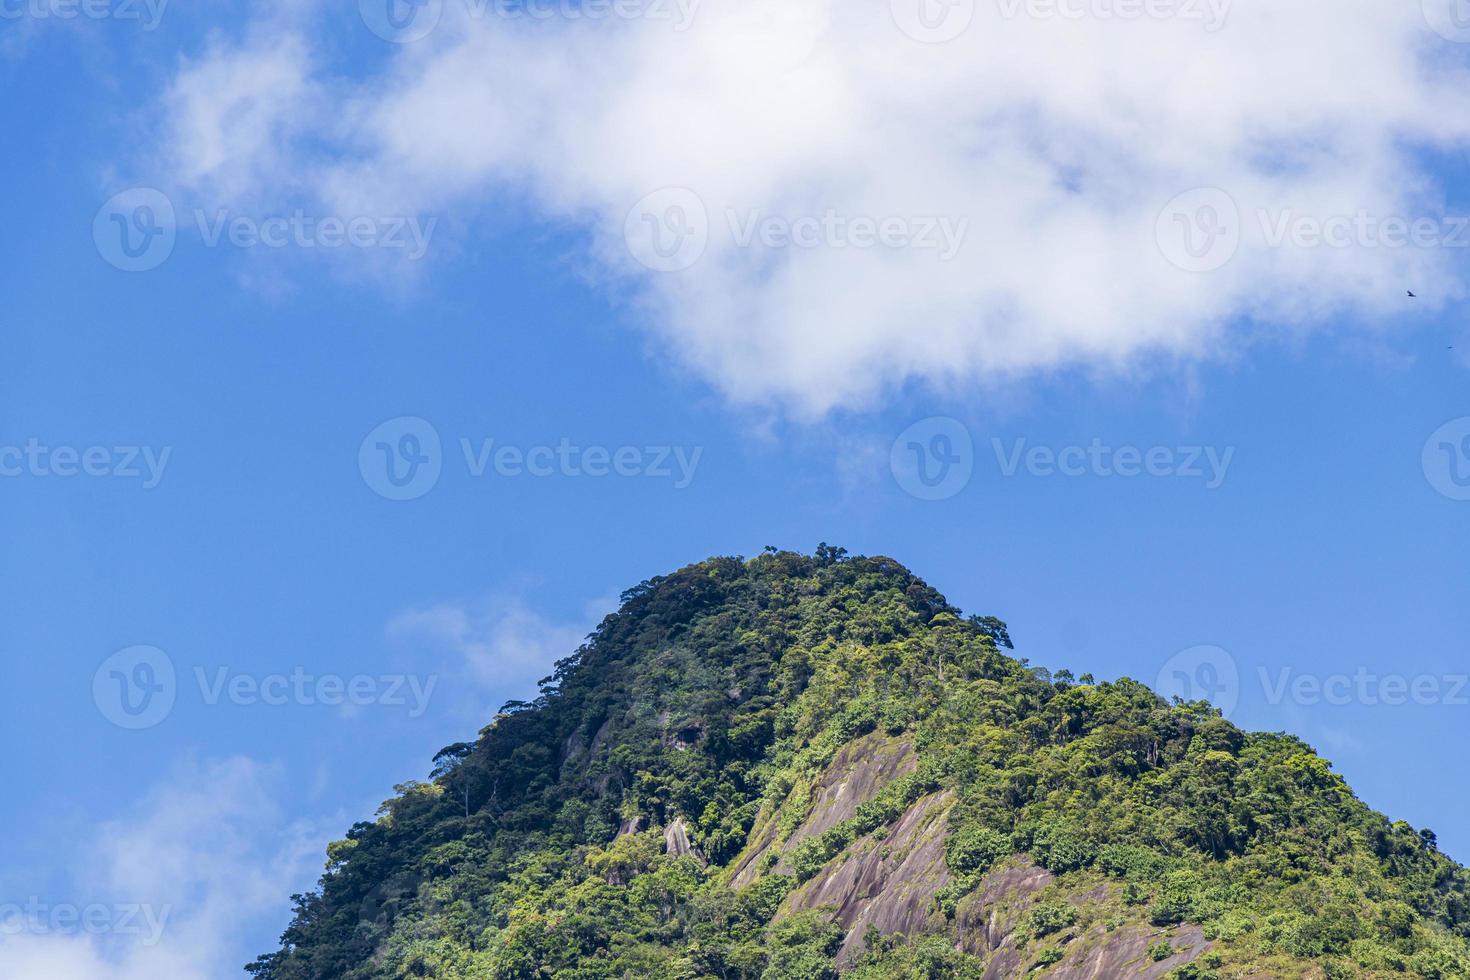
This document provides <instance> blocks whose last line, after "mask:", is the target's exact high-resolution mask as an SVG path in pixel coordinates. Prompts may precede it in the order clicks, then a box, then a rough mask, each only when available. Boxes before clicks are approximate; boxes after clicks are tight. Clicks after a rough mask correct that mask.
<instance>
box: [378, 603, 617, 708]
mask: <svg viewBox="0 0 1470 980" xmlns="http://www.w3.org/2000/svg"><path fill="white" fill-rule="evenodd" d="M616 605H617V604H616V601H615V600H612V599H599V600H596V601H593V602H589V603H587V604H586V606H585V607H584V609H583V615H582V616H581V617H579V618H578V619H577V621H575V622H565V621H558V620H555V619H553V618H551V617H548V616H546V615H544V614H543V613H541V612H539V611H537V610H536V609H534V608H533V607H532V606H530V605H529V604H528V603H527V602H526V601H525V600H524V599H522V598H520V597H518V596H492V597H487V598H484V599H480V600H476V601H473V602H444V603H438V604H435V605H429V606H423V607H420V608H416V609H409V610H406V611H404V612H401V613H399V614H398V615H396V616H394V617H393V619H392V620H391V621H389V623H388V628H387V632H388V637H389V639H390V640H393V641H396V642H399V643H403V644H412V643H429V644H431V645H433V646H435V647H437V648H439V649H442V650H447V651H449V652H451V653H453V654H455V655H456V656H458V657H459V658H460V660H461V662H462V664H463V665H464V666H465V667H466V668H467V669H468V671H469V673H470V676H471V677H472V678H473V679H474V680H475V681H476V682H477V683H478V684H479V685H480V686H481V687H482V688H484V689H488V690H491V691H493V692H495V693H496V695H497V696H505V697H511V696H520V697H530V696H531V695H532V694H534V692H535V684H536V681H538V680H540V679H541V678H543V677H545V676H547V675H548V674H550V673H551V671H552V669H553V666H554V665H555V663H556V661H558V660H562V659H565V658H566V657H569V656H571V655H572V653H574V652H575V651H576V649H577V648H578V647H579V646H581V645H582V641H583V640H584V639H586V637H587V634H588V633H590V632H592V629H593V628H594V627H595V626H596V625H597V623H598V622H599V621H600V620H601V618H602V617H603V616H604V615H606V614H607V613H609V612H611V611H612V610H613V609H614V608H616Z"/></svg>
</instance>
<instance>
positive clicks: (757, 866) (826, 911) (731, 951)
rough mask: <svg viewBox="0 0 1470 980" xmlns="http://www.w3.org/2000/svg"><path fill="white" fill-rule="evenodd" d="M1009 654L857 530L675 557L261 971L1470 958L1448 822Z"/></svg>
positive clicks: (409, 796) (606, 972)
mask: <svg viewBox="0 0 1470 980" xmlns="http://www.w3.org/2000/svg"><path fill="white" fill-rule="evenodd" d="M1010 647H1011V642H1010V638H1009V636H1008V635H1007V630H1006V626H1005V624H1004V623H1002V622H1001V621H999V620H997V619H994V618H986V617H979V616H970V617H966V616H965V615H964V614H962V613H961V611H960V610H958V609H956V608H954V607H953V606H951V605H950V604H949V603H948V602H946V601H945V599H944V597H943V596H941V595H940V594H939V593H938V592H936V591H935V590H934V589H932V588H930V587H929V586H928V585H926V584H925V583H924V582H922V581H921V580H919V579H918V578H916V577H915V576H914V575H913V574H912V573H911V572H909V571H908V570H907V569H905V568H904V567H903V566H901V565H900V564H898V563H897V562H895V561H893V560H891V559H888V558H881V557H876V558H860V557H849V556H847V555H846V553H845V552H843V551H842V550H841V549H836V548H829V547H827V546H825V545H824V546H822V547H821V548H819V549H818V550H817V553H816V554H815V555H813V556H808V555H801V554H794V553H789V552H778V551H775V550H771V549H768V551H767V553H765V554H762V555H760V556H759V557H756V558H753V559H749V560H745V559H740V558H715V559H710V560H708V561H705V562H702V563H699V564H696V565H691V566H689V567H687V568H684V569H681V570H680V571H678V572H675V573H674V574H671V575H668V576H664V577H660V578H656V579H652V580H650V581H648V582H645V583H643V584H642V585H639V586H638V587H636V588H634V589H631V590H630V591H628V592H627V593H625V594H624V596H623V605H622V608H621V609H620V610H619V611H618V612H617V613H615V614H613V615H611V616H609V617H607V619H605V620H604V621H603V622H602V624H601V625H600V626H599V627H598V628H597V630H596V631H595V632H594V633H593V634H592V635H591V636H590V637H589V638H588V640H587V642H586V643H585V645H584V646H583V647H582V648H581V649H580V650H577V651H576V652H575V653H573V654H572V655H571V656H570V657H568V659H566V660H563V661H561V662H560V663H558V664H557V665H556V670H555V673H554V674H553V675H552V676H551V677H548V678H547V679H545V680H544V681H543V682H542V684H541V691H540V696H539V697H537V698H536V699H535V700H534V701H530V702H524V703H523V702H513V703H511V704H508V705H506V706H505V707H504V708H503V709H502V711H501V713H500V714H499V715H497V716H496V717H495V718H494V719H493V721H492V722H491V723H490V724H489V726H488V727H486V728H485V729H484V730H483V731H481V732H480V735H479V738H478V740H476V741H475V742H473V743H464V744H459V745H453V746H450V747H448V748H446V749H444V750H443V751H442V752H441V753H439V755H438V756H437V757H436V759H435V760H434V769H433V772H432V775H431V776H430V777H429V778H428V780H427V781H424V782H410V783H406V784H404V785H402V786H400V787H398V795H397V796H395V797H394V798H393V799H391V800H389V801H388V802H386V803H385V804H384V805H383V808H382V810H381V811H380V813H379V815H378V819H377V820H376V821H374V822H371V823H359V824H357V825H355V826H354V827H352V828H351V830H350V831H349V832H348V834H347V837H346V838H345V839H344V840H340V841H337V842H336V843H334V844H332V845H331V846H330V847H329V848H328V853H327V865H326V871H325V873H324V874H323V876H322V878H321V882H320V886H319V888H318V889H317V890H316V891H314V892H312V893H311V894H307V895H298V896H295V897H294V901H295V916H294V921H293V922H292V924H291V925H290V927H289V928H288V929H287V931H286V933H285V934H284V936H283V937H282V944H281V947H280V949H279V950H277V951H275V952H272V953H269V954H266V955H263V956H261V957H260V958H259V959H258V960H257V961H256V962H255V963H253V964H251V965H250V966H248V967H247V968H246V969H247V970H248V971H249V972H250V973H252V974H253V975H254V976H255V977H256V978H257V980H324V978H343V980H367V978H389V977H394V978H397V977H437V978H444V980H471V978H474V980H491V978H494V980H501V978H503V980H510V978H540V977H555V978H559V980H592V978H622V977H639V978H669V980H673V978H691V980H692V978H720V980H735V978H751V980H754V978H767V980H777V978H803V980H807V978H823V977H835V976H837V975H838V973H839V972H841V973H842V974H843V975H844V976H850V977H855V978H863V980H869V978H888V977H894V978H899V977H936V978H937V977H975V978H981V977H1010V976H1030V975H1035V976H1038V977H1092V976H1096V977H1111V976H1140V977H1166V976H1167V977H1179V978H1195V980H1200V978H1208V977H1219V978H1225V977H1240V978H1246V977H1324V978H1338V977H1379V976H1408V977H1430V978H1433V977H1460V976H1470V943H1467V939H1470V892H1467V885H1470V876H1467V873H1466V871H1465V870H1464V869H1463V868H1461V867H1460V866H1458V865H1457V864H1455V863H1454V862H1452V861H1450V860H1449V859H1448V858H1447V857H1445V856H1444V855H1442V854H1441V853H1439V851H1438V850H1437V848H1436V843H1435V839H1434V836H1433V834H1432V833H1430V832H1428V831H1416V830H1414V829H1413V828H1411V827H1409V826H1408V825H1406V824H1404V823H1395V822H1390V821H1389V820H1388V819H1386V818H1385V817H1383V816H1382V815H1380V814H1378V813H1375V812H1373V811H1372V810H1370V809H1369V808H1368V807H1367V806H1365V805H1364V804H1363V803H1362V802H1360V801H1359V800H1358V799H1357V798H1356V797H1355V796H1354V795H1353V793H1352V791H1351V790H1350V789H1349V788H1348V787H1347V786H1346V785H1345V784H1344V782H1343V780H1342V779H1341V778H1340V777H1339V776H1338V775H1337V774H1335V773H1334V772H1333V771H1332V767H1331V766H1330V765H1329V764H1328V763H1327V762H1326V761H1324V760H1323V759H1322V758H1320V757H1319V756H1318V755H1317V754H1316V753H1315V752H1313V750H1312V749H1311V748H1310V747H1308V746H1307V745H1305V744H1304V743H1302V742H1301V741H1299V740H1298V739H1296V738H1293V737H1291V736H1289V735H1283V734H1250V733H1245V732H1242V731H1240V730H1239V729H1237V728H1236V727H1234V726H1233V725H1231V724H1230V723H1229V722H1227V721H1225V720H1224V719H1222V718H1221V717H1220V716H1219V714H1218V712H1216V711H1214V710H1213V709H1212V708H1210V707H1209V706H1208V705H1206V704H1204V703H1175V704H1169V703H1167V702H1165V701H1164V700H1162V699H1161V698H1159V697H1158V696H1157V695H1155V694H1154V693H1153V692H1151V691H1150V690H1149V689H1148V688H1147V687H1145V686H1144V685H1142V684H1139V683H1137V682H1135V681H1132V680H1126V679H1125V680H1120V681H1117V682H1112V683H1108V682H1097V681H1095V680H1094V679H1093V678H1092V677H1091V676H1088V675H1085V674H1084V675H1082V676H1073V675H1072V674H1070V673H1068V672H1066V671H1059V672H1057V673H1056V674H1055V675H1052V674H1049V673H1048V672H1047V671H1045V670H1042V669H1039V668H1034V667H1030V666H1028V665H1027V664H1026V662H1025V661H1024V660H1019V659H1016V658H1014V657H1013V656H1010V655H1008V654H1007V653H1006V652H1005V651H1006V650H1008V649H1009V648H1010ZM1405 791H1406V792H1407V791H1408V788H1407V787H1406V788H1405Z"/></svg>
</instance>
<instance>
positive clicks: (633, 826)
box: [618, 816, 643, 837]
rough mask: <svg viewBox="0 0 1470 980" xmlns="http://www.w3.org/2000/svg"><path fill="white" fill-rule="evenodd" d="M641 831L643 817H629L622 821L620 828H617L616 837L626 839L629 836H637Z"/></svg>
mask: <svg viewBox="0 0 1470 980" xmlns="http://www.w3.org/2000/svg"><path fill="white" fill-rule="evenodd" d="M642 831H643V817H642V816H637V817H629V818H628V819H626V820H624V821H623V824H622V826H620V827H619V828H618V836H619V837H627V836H628V835H629V834H637V833H641V832H642Z"/></svg>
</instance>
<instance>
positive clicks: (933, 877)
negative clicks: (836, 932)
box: [786, 791, 954, 966]
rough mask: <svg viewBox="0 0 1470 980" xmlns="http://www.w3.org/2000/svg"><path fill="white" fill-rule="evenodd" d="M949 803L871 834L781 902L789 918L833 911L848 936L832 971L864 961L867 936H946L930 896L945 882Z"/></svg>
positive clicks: (940, 801) (922, 803)
mask: <svg viewBox="0 0 1470 980" xmlns="http://www.w3.org/2000/svg"><path fill="white" fill-rule="evenodd" d="M953 802H954V797H953V795H952V794H951V793H949V792H948V791H946V792H943V793H935V794H932V795H930V796H926V797H924V798H923V799H921V800H919V801H918V802H916V803H915V804H914V805H913V806H911V807H909V809H908V810H907V811H906V812H905V813H904V815H903V816H902V817H900V818H899V819H898V820H897V821H896V822H894V823H893V824H891V825H890V826H889V827H888V828H887V831H888V832H887V834H886V835H882V839H881V840H880V839H879V836H876V835H871V834H870V835H869V836H867V837H864V838H863V839H862V840H859V841H857V842H856V843H854V844H853V845H852V846H851V847H849V848H848V849H847V850H846V851H845V852H843V853H842V854H841V855H839V856H838V857H836V858H834V859H833V860H832V862H831V863H829V864H828V865H827V866H826V867H825V868H823V869H822V870H821V871H819V872H817V874H816V875H815V876H813V877H812V879H811V880H810V881H808V882H806V884H804V885H802V887H801V888H799V889H797V891H795V892H794V893H792V895H791V896H790V898H788V899H787V902H786V908H787V910H789V911H792V912H797V911H803V910H806V909H816V908H822V907H823V906H831V907H834V908H836V910H837V913H836V917H837V921H838V922H839V923H841V924H842V926H843V927H844V928H845V929H846V930H847V937H846V938H845V939H844V940H843V943H842V951H841V953H840V954H839V955H838V958H837V963H838V966H848V965H850V964H851V963H852V961H853V960H854V959H856V958H857V957H858V956H859V955H861V954H862V952H863V949H864V941H863V940H864V937H865V936H866V935H867V934H868V930H869V929H870V928H871V929H876V930H877V931H878V932H879V933H881V934H882V935H885V936H888V935H893V934H895V933H902V934H905V935H917V934H919V933H921V932H926V931H931V932H932V931H936V930H943V929H944V928H945V921H944V918H943V916H942V915H940V914H939V913H938V912H937V911H936V910H935V908H934V896H935V894H936V893H937V892H938V891H939V890H940V889H941V888H943V887H944V886H945V885H947V884H949V881H950V875H949V868H948V867H947V866H946V865H945V862H944V838H945V835H946V832H947V829H948V817H949V809H950V805H951V804H952V803H953Z"/></svg>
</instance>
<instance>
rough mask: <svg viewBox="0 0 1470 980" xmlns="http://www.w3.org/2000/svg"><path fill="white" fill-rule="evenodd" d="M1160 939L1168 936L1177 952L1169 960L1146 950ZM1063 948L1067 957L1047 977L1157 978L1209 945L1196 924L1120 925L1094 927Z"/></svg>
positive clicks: (1086, 979) (1081, 979)
mask: <svg viewBox="0 0 1470 980" xmlns="http://www.w3.org/2000/svg"><path fill="white" fill-rule="evenodd" d="M1162 939H1167V940H1168V941H1169V945H1171V946H1173V947H1174V948H1175V949H1176V950H1178V952H1176V953H1175V954H1174V955H1173V956H1170V957H1169V958H1168V959H1163V960H1158V961H1155V960H1154V959H1153V958H1152V957H1151V956H1149V953H1148V950H1149V947H1151V946H1153V945H1154V944H1155V943H1157V942H1159V941H1160V940H1162ZM1066 948H1067V955H1066V957H1065V958H1064V959H1063V960H1062V961H1061V962H1060V963H1058V964H1057V965H1056V966H1054V967H1052V968H1051V969H1050V970H1048V971H1047V972H1046V974H1044V975H1045V976H1046V977H1048V978H1049V980H1112V978H1113V977H1137V978H1138V980H1158V978H1160V977H1164V976H1167V975H1168V974H1169V971H1171V970H1174V969H1176V968H1177V967H1181V966H1184V965H1185V964H1187V963H1192V962H1194V961H1195V960H1196V959H1198V958H1199V957H1200V956H1202V955H1203V954H1204V953H1205V951H1206V950H1208V949H1209V948H1210V944H1209V943H1207V942H1205V936H1204V931H1203V930H1201V929H1200V927H1199V926H1181V927H1179V928H1177V929H1143V928H1138V927H1123V928H1121V929H1115V930H1114V931H1112V932H1107V931H1106V930H1104V929H1103V928H1102V927H1101V926H1097V927H1095V928H1094V929H1093V930H1092V931H1090V932H1088V933H1087V934H1086V935H1083V936H1079V937H1078V938H1077V939H1074V940H1073V941H1072V942H1071V943H1069V944H1068V946H1067V947H1066Z"/></svg>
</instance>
